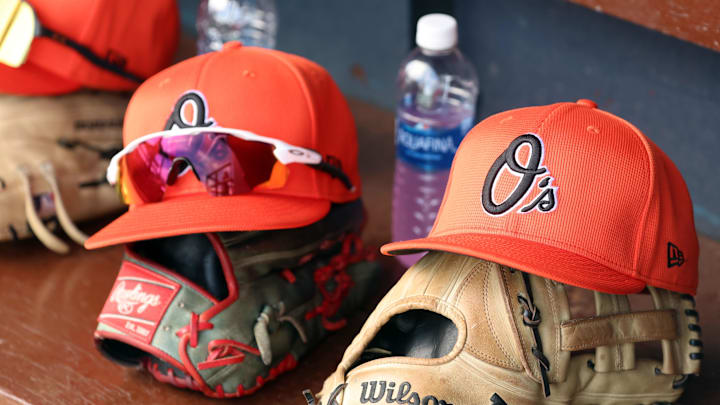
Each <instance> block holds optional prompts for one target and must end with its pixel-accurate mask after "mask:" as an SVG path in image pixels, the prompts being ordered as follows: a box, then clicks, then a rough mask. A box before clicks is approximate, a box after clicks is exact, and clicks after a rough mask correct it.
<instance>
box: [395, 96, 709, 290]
mask: <svg viewBox="0 0 720 405" xmlns="http://www.w3.org/2000/svg"><path fill="white" fill-rule="evenodd" d="M422 250H442V251H448V252H455V253H459V254H465V255H469V256H475V257H480V258H484V259H487V260H492V261H496V262H498V263H501V264H504V265H507V266H511V267H514V268H517V269H519V270H523V271H527V272H530V273H533V274H537V275H539V276H543V277H547V278H550V279H553V280H556V281H559V282H563V283H567V284H571V285H575V286H579V287H583V288H589V289H593V290H598V291H602V292H607V293H613V294H628V293H634V292H639V291H641V290H642V289H644V288H645V285H652V286H655V287H661V288H666V289H669V290H673V291H678V292H683V293H690V294H694V293H695V291H696V288H697V282H698V273H697V267H698V241H697V235H696V233H695V225H694V221H693V210H692V202H691V201H690V195H689V194H688V190H687V187H686V185H685V182H684V181H683V179H682V176H681V175H680V172H679V171H678V170H677V168H676V167H675V165H674V164H673V162H672V161H671V160H670V159H669V158H668V157H667V155H665V153H663V151H662V150H660V148H658V147H657V145H655V144H654V143H653V142H652V141H650V140H649V139H648V138H647V137H646V136H645V135H644V134H643V133H642V132H640V131H639V130H638V129H637V128H635V127H634V126H633V125H632V124H630V123H628V122H627V121H625V120H623V119H621V118H619V117H616V116H614V115H612V114H610V113H608V112H605V111H602V110H599V109H597V106H596V105H595V103H593V102H592V101H590V100H579V101H578V102H577V103H558V104H553V105H548V106H539V107H528V108H520V109H516V110H510V111H506V112H502V113H499V114H496V115H493V116H491V117H489V118H487V119H485V120H484V121H482V122H481V123H479V124H478V125H477V126H476V127H474V128H473V129H472V130H471V131H470V132H469V133H468V135H467V136H466V137H465V139H464V140H463V142H462V143H461V145H460V147H459V149H458V151H457V154H456V155H455V160H454V161H453V166H452V170H451V174H450V180H449V181H448V185H447V189H446V191H445V197H444V200H443V203H442V205H441V207H440V211H439V213H438V216H437V219H436V221H435V224H434V226H433V229H432V230H431V231H430V234H429V235H428V236H427V237H426V238H423V239H416V240H411V241H405V242H395V243H390V244H387V245H385V246H383V247H382V252H383V253H386V254H395V255H397V254H405V253H412V252H417V251H422Z"/></svg>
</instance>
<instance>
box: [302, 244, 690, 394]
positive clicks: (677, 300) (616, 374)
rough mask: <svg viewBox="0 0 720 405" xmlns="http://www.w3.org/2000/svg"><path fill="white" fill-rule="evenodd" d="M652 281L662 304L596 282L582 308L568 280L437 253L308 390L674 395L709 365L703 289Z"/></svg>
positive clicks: (413, 273) (654, 294)
mask: <svg viewBox="0 0 720 405" xmlns="http://www.w3.org/2000/svg"><path fill="white" fill-rule="evenodd" d="M648 292H649V297H647V299H648V301H650V300H651V301H652V307H654V309H652V310H647V311H633V310H632V309H631V308H630V305H629V300H628V296H623V295H610V294H605V293H600V292H594V296H595V307H596V312H597V315H595V316H591V317H585V318H576V319H572V318H571V315H570V314H571V309H572V310H573V311H572V312H576V311H575V308H571V305H570V304H569V301H568V296H567V293H566V286H564V285H563V284H560V283H557V282H555V281H552V280H549V279H545V278H542V277H538V276H534V275H530V274H527V273H523V272H521V271H517V270H513V269H511V268H509V267H506V266H502V265H499V264H496V263H492V262H488V261H485V260H481V259H477V258H473V257H468V256H461V255H456V254H451V253H442V252H431V253H429V254H428V255H427V256H425V257H424V258H423V259H422V260H420V261H419V262H418V263H417V264H416V265H415V266H413V267H412V268H410V269H409V270H408V271H407V272H406V274H405V275H404V276H403V277H402V278H401V280H400V281H399V282H398V283H397V284H396V285H395V286H394V287H393V289H392V290H391V291H390V292H389V293H388V294H387V295H386V296H385V298H384V299H383V300H382V301H381V303H380V304H379V305H378V307H377V308H376V309H375V311H374V312H373V313H372V315H371V316H370V318H369V319H368V321H367V322H366V324H365V325H364V327H363V328H362V330H361V331H360V333H359V334H358V335H357V337H356V338H355V339H354V340H353V342H352V344H351V345H350V347H349V348H348V349H347V351H346V352H345V355H344V356H343V359H342V362H341V363H340V365H339V366H338V368H337V370H336V371H335V372H334V373H333V374H332V375H331V376H330V377H329V378H328V379H327V380H326V381H325V384H324V386H323V389H322V392H321V394H320V395H319V399H318V400H315V399H314V398H313V397H312V395H310V394H309V393H307V392H305V395H306V399H307V400H308V403H319V404H322V405H334V404H338V405H355V404H365V403H383V404H409V405H430V404H433V405H439V404H445V405H449V404H454V405H475V404H512V405H523V404H569V403H572V404H628V405H629V404H632V405H636V404H666V403H672V402H673V401H675V400H677V399H678V397H680V395H681V394H682V392H683V388H684V384H685V382H686V381H687V379H688V377H689V376H690V375H693V374H698V373H699V370H700V360H701V359H702V342H701V341H700V327H699V326H698V315H697V312H696V311H695V309H694V301H693V298H692V296H689V295H682V294H678V293H674V292H670V291H667V290H663V289H659V288H653V287H648ZM640 298H643V297H640ZM633 302H635V301H633ZM638 342H660V344H659V345H657V344H656V345H657V347H661V350H657V351H658V353H657V354H658V356H657V358H658V359H651V358H644V357H642V356H640V355H636V353H635V349H636V346H638V349H639V348H640V347H639V345H637V343H638ZM660 351H661V353H660ZM638 353H640V351H639V350H638ZM660 355H661V356H660Z"/></svg>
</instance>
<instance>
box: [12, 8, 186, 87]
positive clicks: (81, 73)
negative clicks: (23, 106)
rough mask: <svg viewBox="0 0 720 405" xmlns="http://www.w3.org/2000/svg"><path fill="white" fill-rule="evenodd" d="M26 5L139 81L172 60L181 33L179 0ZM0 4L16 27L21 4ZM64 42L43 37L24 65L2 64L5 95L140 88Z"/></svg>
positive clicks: (42, 22)
mask: <svg viewBox="0 0 720 405" xmlns="http://www.w3.org/2000/svg"><path fill="white" fill-rule="evenodd" d="M25 1H27V3H28V4H30V6H32V9H33V10H34V12H35V14H36V16H37V20H38V22H39V24H40V25H41V26H43V27H47V28H48V29H51V30H52V31H53V32H55V33H58V34H60V35H62V36H64V37H67V38H68V39H70V40H72V41H75V42H76V43H77V44H79V45H81V46H83V47H85V48H87V49H88V50H89V51H91V52H92V53H93V54H94V55H96V56H97V57H98V58H100V59H101V60H102V61H103V62H106V63H108V64H110V65H113V66H116V67H118V68H120V69H122V70H124V71H127V72H129V73H131V74H133V75H134V76H137V77H138V78H141V79H143V78H148V77H150V76H151V75H153V74H155V73H157V72H158V71H160V70H161V69H163V68H165V67H167V66H168V65H170V63H171V62H172V58H173V55H174V54H175V50H176V48H177V44H178V38H179V33H180V30H179V27H180V22H179V13H178V9H177V2H176V0H152V1H147V0H122V1H118V0H25ZM0 3H1V4H0V6H2V7H3V9H1V10H0V14H2V16H1V17H0V20H1V21H2V22H5V23H6V24H12V23H11V22H8V21H6V20H7V19H12V14H13V13H17V11H16V10H17V7H18V6H19V3H20V1H18V0H12V1H7V0H6V1H2V2H0ZM18 23H19V24H22V23H23V22H18ZM25 23H27V22H25ZM0 25H2V24H0ZM0 37H2V36H1V35H0ZM3 39H4V38H3ZM8 40H10V39H8ZM63 41H64V40H63V39H59V40H58V39H53V38H52V35H44V36H43V35H41V36H37V37H35V38H34V39H33V40H32V43H31V45H30V51H29V54H28V55H27V59H26V60H25V62H24V63H23V64H22V65H21V66H19V67H10V66H7V65H4V64H0V93H10V94H22V95H40V94H45V95H51V94H61V93H68V92H71V91H75V90H78V89H80V88H83V87H87V88H93V89H101V90H118V91H125V90H132V89H135V88H136V87H137V86H138V85H139V83H138V82H137V80H130V79H128V78H125V77H123V76H121V75H118V74H116V73H113V72H112V71H109V70H107V69H103V68H101V67H99V66H98V65H97V64H93V63H91V61H90V60H88V58H87V57H86V56H83V55H82V54H81V53H80V52H78V51H77V50H75V49H73V48H72V47H71V46H69V45H68V44H65V43H63Z"/></svg>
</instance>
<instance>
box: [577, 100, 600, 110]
mask: <svg viewBox="0 0 720 405" xmlns="http://www.w3.org/2000/svg"><path fill="white" fill-rule="evenodd" d="M576 103H578V104H580V105H584V106H585V107H590V108H597V103H596V102H594V101H592V100H588V99H586V98H581V99H580V100H578V101H576Z"/></svg>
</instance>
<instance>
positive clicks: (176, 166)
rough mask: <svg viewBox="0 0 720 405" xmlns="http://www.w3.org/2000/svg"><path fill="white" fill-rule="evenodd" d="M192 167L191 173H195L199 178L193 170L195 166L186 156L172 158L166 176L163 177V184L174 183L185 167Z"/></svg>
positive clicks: (170, 184) (196, 175)
mask: <svg viewBox="0 0 720 405" xmlns="http://www.w3.org/2000/svg"><path fill="white" fill-rule="evenodd" d="M188 167H189V168H190V169H192V171H193V173H194V174H195V177H197V178H198V180H201V179H200V176H198V173H197V171H196V170H195V166H193V164H192V162H190V160H189V159H188V158H185V157H176V158H174V159H173V161H172V163H171V165H170V170H169V171H168V174H167V178H166V179H165V184H167V185H169V186H172V185H173V184H175V181H176V180H177V179H178V177H180V175H181V174H183V173H184V172H185V171H186V170H187V168H188Z"/></svg>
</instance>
